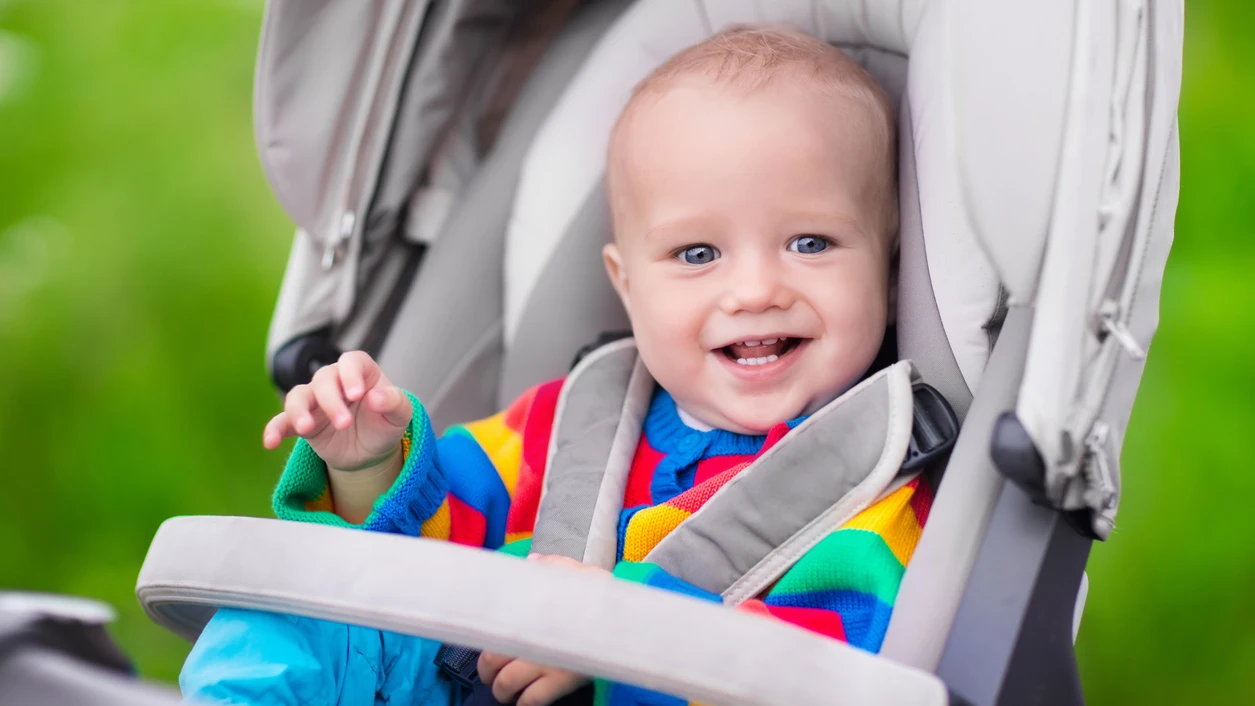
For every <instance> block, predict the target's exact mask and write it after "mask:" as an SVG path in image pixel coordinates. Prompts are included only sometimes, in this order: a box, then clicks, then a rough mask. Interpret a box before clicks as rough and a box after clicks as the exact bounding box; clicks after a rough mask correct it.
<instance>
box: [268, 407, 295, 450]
mask: <svg viewBox="0 0 1255 706" xmlns="http://www.w3.org/2000/svg"><path fill="white" fill-rule="evenodd" d="M289 436H296V428H295V427H294V426H292V419H291V418H290V417H288V413H287V412H280V413H278V414H276V415H275V416H274V419H271V420H270V421H269V422H267V423H266V428H265V429H264V430H263V431H262V433H261V445H262V446H264V447H266V448H267V449H269V450H271V451H274V450H275V449H277V448H279V444H281V443H283V440H284V439H286V438H288V437H289Z"/></svg>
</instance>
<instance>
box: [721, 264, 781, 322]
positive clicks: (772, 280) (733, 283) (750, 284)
mask: <svg viewBox="0 0 1255 706" xmlns="http://www.w3.org/2000/svg"><path fill="white" fill-rule="evenodd" d="M784 274H785V273H784V272H783V271H782V270H781V268H779V267H776V266H775V264H774V263H772V262H771V260H770V259H769V258H747V260H746V262H744V263H743V264H742V265H741V266H740V267H737V268H734V269H733V271H732V272H731V273H730V275H731V276H730V278H729V280H728V282H727V288H726V294H725V297H724V304H723V309H724V311H725V312H727V313H729V314H735V313H737V312H740V311H745V312H751V313H752V312H758V311H766V310H767V309H771V308H780V309H787V308H788V307H789V306H790V305H791V304H792V303H793V297H792V289H791V287H790V285H789V283H788V281H787V278H786V277H785V276H784Z"/></svg>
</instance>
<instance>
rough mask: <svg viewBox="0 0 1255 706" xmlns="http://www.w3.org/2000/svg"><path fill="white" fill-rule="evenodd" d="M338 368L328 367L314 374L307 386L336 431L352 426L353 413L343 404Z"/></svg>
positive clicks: (334, 366)
mask: <svg viewBox="0 0 1255 706" xmlns="http://www.w3.org/2000/svg"><path fill="white" fill-rule="evenodd" d="M338 367H339V366H336V365H328V366H326V367H323V368H319V369H318V372H316V373H314V379H313V381H312V382H310V384H309V386H310V387H311V388H313V390H314V401H315V402H317V403H318V406H319V408H321V409H322V411H323V413H324V414H326V415H327V419H330V420H331V425H332V426H334V427H335V428H336V429H341V430H343V429H348V428H349V426H350V425H352V424H353V413H352V412H350V411H349V406H348V405H347V404H346V403H345V402H344V393H343V392H342V391H341V390H340V375H339V370H337V368H338Z"/></svg>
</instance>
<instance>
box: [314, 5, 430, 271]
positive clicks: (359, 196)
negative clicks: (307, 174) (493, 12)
mask: <svg viewBox="0 0 1255 706" xmlns="http://www.w3.org/2000/svg"><path fill="white" fill-rule="evenodd" d="M430 5H431V2H430V0H413V1H411V2H404V3H400V4H392V3H388V4H386V5H384V6H383V11H384V12H385V13H388V14H386V15H385V16H384V17H382V18H381V19H380V24H381V25H382V27H383V28H384V30H383V32H380V34H386V36H387V37H388V39H387V41H386V43H385V48H384V49H383V51H382V52H381V53H380V54H379V56H378V57H376V58H375V59H374V61H372V64H373V65H374V66H373V68H372V71H371V72H370V76H371V78H373V81H372V85H371V89H370V90H371V96H370V99H369V101H367V102H366V105H365V107H364V109H363V111H362V113H361V116H360V118H359V122H358V124H357V129H356V130H355V131H354V138H353V141H352V142H351V143H350V146H349V147H350V148H349V150H348V151H347V154H348V155H350V157H349V159H348V160H346V164H345V165H344V167H343V170H344V172H343V173H344V179H343V181H342V182H341V184H342V185H343V186H342V192H341V193H342V196H341V199H340V217H339V218H338V219H336V221H335V222H334V223H333V225H332V232H331V233H330V234H329V237H328V238H327V241H326V243H325V245H324V246H323V252H322V259H321V265H322V268H323V270H330V269H332V268H333V267H335V265H336V263H337V262H339V260H340V258H341V256H342V255H343V254H344V251H345V249H346V246H347V245H348V244H349V241H350V240H352V238H353V237H354V235H355V234H356V232H357V228H358V226H359V225H361V222H360V219H358V217H357V215H358V211H359V210H361V209H364V208H366V207H367V206H368V201H367V199H366V198H365V196H366V195H365V194H364V192H365V190H366V188H367V184H370V183H372V182H371V180H369V179H367V178H366V176H365V175H366V174H367V172H369V171H370V170H372V169H373V170H377V169H378V168H379V166H380V164H382V162H383V152H384V149H383V145H380V144H378V142H379V139H380V137H379V136H380V135H383V139H385V140H386V139H387V136H388V135H390V134H391V132H392V124H391V121H390V120H389V119H388V118H387V116H383V115H381V112H382V111H383V110H384V108H385V107H387V106H389V105H391V104H392V103H393V98H395V95H396V94H397V93H398V92H399V91H400V90H402V89H403V88H404V86H401V85H399V84H398V81H402V80H404V73H405V67H407V66H408V65H409V63H410V61H412V59H413V55H414V51H415V49H416V46H415V45H416V42H415V35H416V34H417V33H418V31H419V30H420V29H421V27H422V25H423V20H424V18H425V17H426V14H427V10H428V9H430ZM392 118H395V112H394V114H393V115H392ZM385 121H387V124H386V125H381V124H380V123H381V122H385Z"/></svg>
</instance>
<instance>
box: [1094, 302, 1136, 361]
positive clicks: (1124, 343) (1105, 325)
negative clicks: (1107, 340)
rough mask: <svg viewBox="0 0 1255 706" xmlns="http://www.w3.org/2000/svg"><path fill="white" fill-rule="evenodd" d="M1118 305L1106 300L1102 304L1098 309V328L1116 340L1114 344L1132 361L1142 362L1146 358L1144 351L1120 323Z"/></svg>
mask: <svg viewBox="0 0 1255 706" xmlns="http://www.w3.org/2000/svg"><path fill="white" fill-rule="evenodd" d="M1119 314H1120V305H1119V304H1117V303H1116V302H1114V301H1112V300H1110V299H1108V300H1106V301H1104V302H1103V303H1102V306H1101V307H1099V309H1098V322H1099V326H1100V327H1101V329H1102V330H1103V331H1105V332H1106V334H1107V335H1109V336H1111V337H1113V338H1115V339H1116V343H1119V344H1120V347H1121V348H1123V349H1124V350H1125V352H1126V353H1128V354H1129V356H1130V357H1131V358H1133V360H1142V359H1144V358H1145V357H1146V349H1145V348H1142V346H1141V344H1140V343H1138V342H1137V339H1136V338H1134V337H1133V332H1132V331H1130V330H1129V327H1128V326H1125V325H1124V322H1122V321H1120V318H1119Z"/></svg>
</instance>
